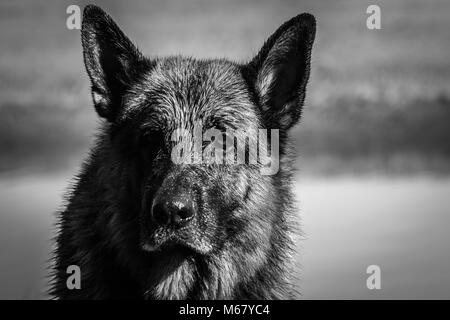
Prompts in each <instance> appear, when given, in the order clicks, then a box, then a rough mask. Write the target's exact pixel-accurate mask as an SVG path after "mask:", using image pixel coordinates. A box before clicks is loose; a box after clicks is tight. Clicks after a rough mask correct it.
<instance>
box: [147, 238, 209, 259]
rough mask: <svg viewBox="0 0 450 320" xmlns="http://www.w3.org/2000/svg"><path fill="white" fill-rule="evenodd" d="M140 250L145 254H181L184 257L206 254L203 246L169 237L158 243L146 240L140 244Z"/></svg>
mask: <svg viewBox="0 0 450 320" xmlns="http://www.w3.org/2000/svg"><path fill="white" fill-rule="evenodd" d="M141 248H142V250H144V251H145V252H149V253H161V254H170V253H183V254H186V255H195V254H201V255H203V254H206V253H207V250H206V248H205V246H202V245H196V244H194V243H192V242H191V241H187V240H184V239H180V238H178V237H170V238H168V239H164V240H160V241H154V240H153V239H147V240H146V241H143V242H142V243H141Z"/></svg>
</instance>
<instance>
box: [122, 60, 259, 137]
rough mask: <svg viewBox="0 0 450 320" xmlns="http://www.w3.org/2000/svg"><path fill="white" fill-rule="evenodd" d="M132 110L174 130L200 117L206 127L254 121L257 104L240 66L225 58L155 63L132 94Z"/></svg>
mask: <svg viewBox="0 0 450 320" xmlns="http://www.w3.org/2000/svg"><path fill="white" fill-rule="evenodd" d="M126 105H127V111H126V112H127V113H128V114H130V113H136V112H138V113H139V114H140V115H141V117H142V118H144V119H149V121H154V122H159V123H160V124H161V125H164V126H165V127H167V126H170V127H172V129H175V128H180V127H188V126H190V125H192V124H194V123H195V122H196V121H198V120H202V121H203V123H206V124H207V125H209V126H211V125H215V124H216V123H221V124H226V125H229V126H232V127H233V126H234V127H238V126H248V125H250V124H251V125H252V126H253V125H255V123H254V122H255V119H257V116H256V114H255V113H256V108H255V105H254V104H253V103H252V101H251V98H250V91H249V88H248V86H247V83H246V81H245V80H244V77H243V76H242V73H241V70H240V67H239V66H238V65H235V64H233V63H232V62H229V61H226V60H195V59H190V58H179V57H177V58H169V59H162V60H158V61H156V63H155V65H154V66H153V68H152V69H151V70H150V71H148V72H147V73H146V74H145V75H144V76H143V77H142V80H141V81H139V83H138V84H136V85H135V86H134V88H133V90H132V91H131V94H130V95H129V96H128V102H127V103H126Z"/></svg>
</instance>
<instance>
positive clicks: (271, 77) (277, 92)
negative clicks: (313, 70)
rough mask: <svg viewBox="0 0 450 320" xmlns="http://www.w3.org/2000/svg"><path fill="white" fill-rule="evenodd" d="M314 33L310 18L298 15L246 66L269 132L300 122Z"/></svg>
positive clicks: (287, 127) (285, 24)
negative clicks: (269, 129) (272, 129)
mask: <svg viewBox="0 0 450 320" xmlns="http://www.w3.org/2000/svg"><path fill="white" fill-rule="evenodd" d="M315 33H316V20H315V18H314V16H312V15H311V14H308V13H303V14H300V15H298V16H297V17H295V18H292V19H291V20H289V21H287V22H286V23H284V24H283V25H282V26H281V27H280V28H278V30H277V31H276V32H275V33H274V34H273V35H272V36H271V37H270V38H269V39H268V40H267V41H266V43H265V44H264V46H263V47H262V49H261V51H260V52H259V53H258V55H257V56H256V57H255V58H254V59H253V60H252V61H251V62H250V63H249V64H248V66H247V67H248V68H249V69H248V70H249V71H250V75H251V83H252V84H253V86H254V89H255V92H256V95H257V98H258V99H259V103H260V106H261V108H262V113H263V117H264V119H265V121H266V123H267V125H268V126H269V127H271V128H279V129H284V130H287V129H289V128H290V127H291V126H293V125H294V124H295V123H297V121H298V120H299V118H300V114H301V110H302V107H303V102H304V99H305V90H306V84H307V82H308V79H309V72H310V59H311V50H312V46H313V42H314V37H315Z"/></svg>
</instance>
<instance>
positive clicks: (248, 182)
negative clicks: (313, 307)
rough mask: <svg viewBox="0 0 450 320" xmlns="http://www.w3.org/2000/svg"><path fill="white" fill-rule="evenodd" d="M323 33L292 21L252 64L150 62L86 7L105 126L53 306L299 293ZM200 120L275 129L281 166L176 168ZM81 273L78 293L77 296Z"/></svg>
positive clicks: (303, 20) (82, 185)
mask: <svg viewBox="0 0 450 320" xmlns="http://www.w3.org/2000/svg"><path fill="white" fill-rule="evenodd" d="M315 25H316V23H315V19H314V17H313V16H312V15H310V14H307V13H303V14H300V15H298V16H296V17H294V18H292V19H291V20H289V21H287V22H285V23H284V24H283V25H282V26H281V27H280V28H279V29H278V30H277V31H276V32H275V33H274V34H273V35H272V36H271V37H269V38H268V40H267V41H266V42H265V44H264V45H263V47H262V48H261V50H260V52H259V53H258V54H257V55H256V56H255V57H254V58H253V59H252V60H251V61H250V62H246V63H236V62H232V61H228V60H225V59H209V60H198V59H194V58H185V57H181V56H173V57H165V58H148V57H144V56H143V55H142V54H141V53H140V52H139V51H138V49H137V48H136V46H135V45H134V44H133V43H132V42H131V41H130V40H129V39H128V38H127V36H126V35H125V34H124V33H123V32H122V31H121V30H120V29H119V27H118V26H117V25H116V24H115V23H114V22H113V20H112V19H111V17H110V16H109V15H107V14H106V13H105V12H104V11H103V10H102V9H100V8H98V7H96V6H91V5H90V6H87V7H86V8H85V10H84V14H83V23H82V30H81V36H82V45H83V54H84V62H85V65H86V69H87V73H88V75H89V78H90V82H91V89H92V98H93V102H94V106H95V110H96V112H97V113H98V115H99V116H100V117H101V118H102V119H103V122H102V126H101V130H100V133H99V134H98V137H97V139H96V143H95V145H94V147H93V148H92V150H91V152H90V154H89V156H88V158H87V160H86V161H85V162H84V164H83V166H82V169H81V172H80V173H79V174H78V176H77V177H76V183H75V184H74V185H73V186H72V188H71V191H70V194H69V195H68V198H67V206H66V208H65V210H64V211H63V212H61V213H60V215H59V223H58V229H59V232H58V234H57V239H56V240H57V249H56V251H55V252H54V254H55V256H54V270H53V273H52V280H51V282H52V283H51V287H52V289H51V294H52V296H53V297H55V298H59V299H289V298H295V297H296V294H297V293H296V290H295V286H294V285H293V281H292V275H293V272H292V268H291V267H290V266H291V263H290V262H291V260H292V259H291V258H292V254H293V249H294V245H293V240H292V239H293V238H292V236H293V235H295V233H296V232H297V231H296V230H297V228H296V227H295V221H296V220H297V218H296V217H295V216H294V213H295V210H294V200H293V195H292V194H291V187H292V186H291V184H292V175H293V166H292V162H293V161H292V159H293V156H292V152H291V150H292V148H291V147H290V146H289V140H288V132H289V129H290V128H291V127H292V126H293V125H294V124H296V123H297V122H298V121H299V118H300V115H301V111H302V106H303V102H304V98H305V90H306V85H307V82H308V78H309V74H310V57H311V50H312V46H313V42H314V37H315ZM199 122H200V123H201V124H202V126H201V128H200V131H201V132H204V131H206V130H208V129H216V130H219V132H221V133H223V132H225V131H226V130H232V132H234V133H235V136H237V137H239V136H240V135H241V136H242V135H244V133H248V132H253V133H254V132H261V129H264V130H270V131H271V132H272V133H271V138H274V137H275V135H276V137H277V141H275V140H274V139H271V140H270V141H271V142H270V147H271V148H272V145H273V144H274V142H273V141H275V142H277V143H276V145H277V150H273V148H272V149H271V152H272V150H273V152H272V153H273V155H275V157H274V158H275V159H272V160H276V161H278V167H277V168H276V170H274V172H273V173H272V174H263V173H262V171H261V170H260V169H261V167H262V166H263V164H262V163H259V162H257V163H247V162H244V163H240V164H237V165H230V164H223V163H222V164H220V163H212V164H211V163H208V164H205V163H203V162H199V163H193V162H189V161H187V162H186V163H183V162H174V161H173V149H174V147H175V145H174V140H173V139H172V138H173V134H174V132H175V131H176V130H178V129H179V128H183V129H184V130H187V131H186V132H194V130H196V129H195V126H196V123H199ZM184 136H185V137H186V134H184ZM247 138H248V139H246V141H248V142H250V141H251V140H252V139H253V138H254V137H253V136H250V135H247ZM212 140H213V139H211V141H212ZM211 141H210V142H211ZM233 141H234V142H232V143H230V144H227V150H230V149H233V150H235V148H237V143H235V141H236V140H233ZM203 142H204V141H203ZM207 147H208V145H207V144H205V143H202V144H201V145H200V148H207ZM186 150H188V149H186ZM202 150H203V149H202ZM244 150H245V152H246V153H245V159H247V158H248V157H249V155H248V151H249V146H248V145H246V146H245V148H244ZM261 150H263V148H262V147H261V148H260V150H259V152H261ZM187 154H188V152H187V151H186V152H185V155H184V159H185V160H186V159H187V156H186V155H187ZM72 265H76V266H78V267H79V268H80V269H79V270H80V272H81V273H80V275H81V287H80V288H79V289H77V288H75V289H73V288H68V286H67V278H68V276H69V275H68V273H67V268H68V267H69V266H72Z"/></svg>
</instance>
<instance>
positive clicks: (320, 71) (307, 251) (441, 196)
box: [0, 0, 450, 299]
mask: <svg viewBox="0 0 450 320" xmlns="http://www.w3.org/2000/svg"><path fill="white" fill-rule="evenodd" d="M90 3H95V4H98V5H100V6H101V7H103V9H105V10H106V11H107V12H109V13H110V14H111V15H112V16H113V18H114V19H115V20H116V22H117V23H118V24H119V25H120V26H121V27H122V29H123V30H124V31H125V33H127V35H128V36H129V37H130V38H131V39H132V40H133V41H134V42H136V43H137V44H138V46H139V47H140V49H141V50H142V51H143V52H144V53H145V54H147V55H150V56H161V55H169V54H183V55H192V56H196V57H227V58H231V59H234V60H239V61H246V60H249V59H250V58H251V57H252V56H253V55H254V54H256V53H257V51H258V50H259V48H260V46H261V45H262V43H263V41H264V40H265V39H266V38H267V37H268V36H269V35H270V34H271V33H272V32H273V31H274V30H275V29H276V28H277V27H278V26H279V25H281V24H282V23H283V22H284V21H286V20H288V19H289V18H291V17H293V16H294V15H297V14H298V13H301V12H304V11H307V12H310V13H312V14H314V15H315V16H316V18H317V20H318V33H317V41H316V44H315V47H314V52H313V60H312V63H313V67H312V74H311V81H310V84H309V90H308V94H307V101H306V107H305V112H304V116H303V121H302V123H301V124H300V125H298V126H297V127H296V129H295V130H294V131H293V133H292V136H293V138H294V141H295V145H296V147H297V149H298V150H299V153H300V156H299V161H298V167H299V174H298V176H297V183H296V194H297V197H298V200H299V204H300V206H299V207H300V210H299V217H300V219H301V223H302V225H303V231H304V236H303V238H302V241H301V242H300V244H299V254H298V265H299V266H298V269H297V272H298V278H299V282H298V285H299V287H300V288H301V291H302V292H303V298H313V299H316V298H326V299H334V298H343V299H347V298H356V299H359V298H368V299H377V298H386V299H397V298H438V299H440V298H447V299H448V298H450V254H449V251H450V250H449V246H450V235H449V232H448V230H449V227H450V179H449V174H450V81H449V80H450V59H449V52H450V36H449V34H448V32H449V30H450V20H449V16H450V1H448V0H428V1H416V0H395V1H394V0H389V1H388V0H377V1H375V2H374V1H364V0H334V1H325V0H277V1H268V0H251V1H242V0H231V1H219V0H183V1H182V0H152V1H144V0H140V1H126V2H125V1H91V2H90ZM71 4H77V5H79V6H80V8H81V9H83V7H84V6H85V5H86V4H88V3H87V2H85V1H56V0H55V1H45V2H36V1H31V0H21V1H12V0H2V1H1V2H0V42H1V43H2V46H1V49H0V299H39V298H45V297H46V296H45V294H43V291H44V289H45V275H46V267H47V266H48V265H49V263H48V261H47V260H48V258H49V252H50V250H51V246H52V242H51V237H52V235H53V234H54V227H53V223H54V222H55V215H56V212H57V210H58V209H60V208H61V207H62V205H63V203H62V195H63V194H64V190H65V188H66V186H67V185H68V183H69V181H70V179H71V177H72V176H73V175H74V174H75V173H76V172H77V170H78V168H79V165H80V163H81V161H82V159H83V158H84V157H85V155H86V153H87V151H88V149H89V145H90V143H91V142H92V137H93V135H94V133H95V130H96V127H98V124H99V122H98V119H97V116H96V114H95V112H94V109H93V107H92V103H91V98H90V92H89V83H88V78H87V75H86V73H85V70H84V66H83V61H82V53H81V43H80V32H79V30H68V29H67V28H66V19H67V16H68V15H67V14H66V8H67V7H68V6H69V5H71ZM371 4H377V5H379V6H380V8H381V30H369V29H368V28H367V27H366V19H367V17H368V14H366V9H367V7H368V6H369V5H371ZM369 265H378V266H380V269H381V290H368V289H367V287H366V279H367V277H368V276H369V275H368V274H366V268H367V267H368V266H369Z"/></svg>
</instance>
